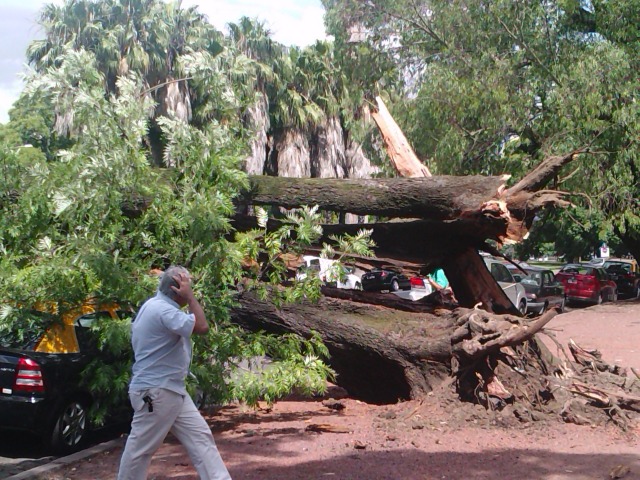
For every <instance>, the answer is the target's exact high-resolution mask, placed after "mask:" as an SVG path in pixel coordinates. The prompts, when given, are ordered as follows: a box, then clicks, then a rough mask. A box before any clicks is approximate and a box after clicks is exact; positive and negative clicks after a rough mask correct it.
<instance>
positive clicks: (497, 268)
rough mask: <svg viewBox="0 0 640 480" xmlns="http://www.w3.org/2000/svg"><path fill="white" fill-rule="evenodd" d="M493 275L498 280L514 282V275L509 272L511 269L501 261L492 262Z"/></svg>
mask: <svg viewBox="0 0 640 480" xmlns="http://www.w3.org/2000/svg"><path fill="white" fill-rule="evenodd" d="M491 275H493V278H495V279H496V282H507V283H514V280H513V276H512V275H511V273H509V269H508V268H507V267H505V266H504V265H502V264H501V263H492V264H491Z"/></svg>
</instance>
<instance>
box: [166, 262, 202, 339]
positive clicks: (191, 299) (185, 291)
mask: <svg viewBox="0 0 640 480" xmlns="http://www.w3.org/2000/svg"><path fill="white" fill-rule="evenodd" d="M173 278H174V279H175V281H176V282H178V287H171V288H173V289H174V290H175V292H176V293H177V294H178V295H180V296H181V297H182V298H183V299H184V301H185V302H186V303H187V306H188V307H189V312H191V313H193V315H194V317H196V323H195V324H194V325H193V333H196V334H198V335H204V334H205V333H207V332H208V331H209V322H207V317H205V315H204V310H203V309H202V306H201V305H200V302H198V300H197V299H196V297H195V295H194V294H193V290H192V289H191V279H190V278H189V276H188V275H185V274H183V273H181V274H180V275H176V276H175V277H173Z"/></svg>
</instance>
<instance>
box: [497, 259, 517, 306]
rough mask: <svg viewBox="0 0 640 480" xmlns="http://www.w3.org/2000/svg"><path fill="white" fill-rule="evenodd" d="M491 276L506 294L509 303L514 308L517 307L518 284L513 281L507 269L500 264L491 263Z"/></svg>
mask: <svg viewBox="0 0 640 480" xmlns="http://www.w3.org/2000/svg"><path fill="white" fill-rule="evenodd" d="M491 275H493V278H495V280H496V282H498V285H500V288H502V290H504V293H506V294H507V297H509V300H511V303H513V304H514V305H515V306H517V305H518V300H519V299H518V289H517V288H518V284H517V283H516V281H515V280H514V279H513V275H511V273H510V272H509V269H508V268H507V267H506V266H504V265H502V264H501V263H497V262H496V263H491Z"/></svg>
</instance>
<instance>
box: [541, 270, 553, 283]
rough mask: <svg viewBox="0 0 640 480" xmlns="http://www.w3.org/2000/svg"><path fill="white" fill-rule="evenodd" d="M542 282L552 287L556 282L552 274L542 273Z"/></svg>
mask: <svg viewBox="0 0 640 480" xmlns="http://www.w3.org/2000/svg"><path fill="white" fill-rule="evenodd" d="M542 282H543V284H544V285H551V284H552V283H553V282H554V278H553V273H552V272H542Z"/></svg>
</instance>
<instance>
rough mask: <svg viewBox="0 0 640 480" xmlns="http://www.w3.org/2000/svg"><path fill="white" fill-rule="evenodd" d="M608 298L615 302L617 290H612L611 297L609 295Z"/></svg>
mask: <svg viewBox="0 0 640 480" xmlns="http://www.w3.org/2000/svg"><path fill="white" fill-rule="evenodd" d="M609 300H610V301H611V302H617V301H618V291H617V290H614V291H613V292H612V293H611V297H609Z"/></svg>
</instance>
